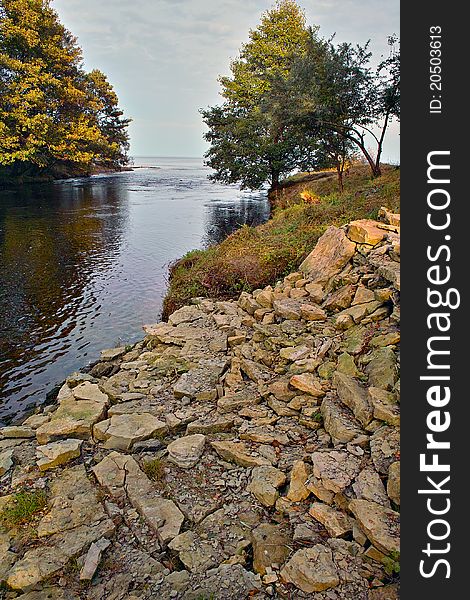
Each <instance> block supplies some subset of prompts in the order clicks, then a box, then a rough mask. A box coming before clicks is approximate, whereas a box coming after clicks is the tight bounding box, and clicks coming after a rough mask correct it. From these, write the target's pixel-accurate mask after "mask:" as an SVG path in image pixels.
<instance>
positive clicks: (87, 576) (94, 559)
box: [80, 538, 111, 581]
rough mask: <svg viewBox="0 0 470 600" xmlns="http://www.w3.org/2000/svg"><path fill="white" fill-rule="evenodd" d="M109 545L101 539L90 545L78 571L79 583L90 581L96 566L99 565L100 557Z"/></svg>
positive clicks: (108, 542) (104, 539) (107, 541)
mask: <svg viewBox="0 0 470 600" xmlns="http://www.w3.org/2000/svg"><path fill="white" fill-rule="evenodd" d="M110 544H111V542H110V541H109V540H107V539H106V538H101V539H100V540H98V541H97V542H93V543H92V544H91V546H90V548H89V549H88V552H87V555H86V557H85V562H84V564H83V567H82V569H81V571H80V581H91V580H92V579H93V576H94V574H95V573H96V570H97V569H98V565H99V564H100V561H101V556H102V554H103V552H104V551H105V550H106V548H108V546H109V545H110Z"/></svg>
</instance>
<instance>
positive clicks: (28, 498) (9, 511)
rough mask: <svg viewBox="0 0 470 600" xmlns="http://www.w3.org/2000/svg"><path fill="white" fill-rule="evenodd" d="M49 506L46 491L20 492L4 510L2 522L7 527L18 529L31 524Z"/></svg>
mask: <svg viewBox="0 0 470 600" xmlns="http://www.w3.org/2000/svg"><path fill="white" fill-rule="evenodd" d="M46 505H47V495H46V492H45V491H44V490H35V491H33V492H18V493H16V494H14V495H13V497H12V498H11V500H10V502H9V503H8V504H7V505H6V506H5V507H4V508H3V510H2V512H1V514H0V520H1V521H2V522H3V524H4V525H6V526H7V527H18V526H19V525H25V524H28V523H30V522H31V521H32V520H33V518H34V517H35V515H37V514H38V513H39V512H41V511H42V510H43V509H44V508H45V507H46Z"/></svg>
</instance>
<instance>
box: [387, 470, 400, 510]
mask: <svg viewBox="0 0 470 600" xmlns="http://www.w3.org/2000/svg"><path fill="white" fill-rule="evenodd" d="M387 494H388V497H389V498H390V500H391V501H392V502H393V503H394V504H396V505H397V506H400V461H397V462H394V463H392V464H391V465H390V468H389V470H388V481H387Z"/></svg>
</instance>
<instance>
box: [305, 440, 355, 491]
mask: <svg viewBox="0 0 470 600" xmlns="http://www.w3.org/2000/svg"><path fill="white" fill-rule="evenodd" d="M312 462H313V474H314V476H315V477H316V478H317V479H319V480H320V481H321V483H322V485H323V486H324V487H325V488H326V489H327V490H330V491H332V492H335V493H337V492H342V491H343V490H344V489H345V488H346V487H347V486H348V485H349V484H350V483H351V482H352V480H353V479H354V478H355V477H356V475H357V474H358V473H359V470H360V460H359V459H358V458H357V457H355V456H353V455H352V454H349V453H348V452H344V451H339V450H331V451H327V452H314V453H313V454H312Z"/></svg>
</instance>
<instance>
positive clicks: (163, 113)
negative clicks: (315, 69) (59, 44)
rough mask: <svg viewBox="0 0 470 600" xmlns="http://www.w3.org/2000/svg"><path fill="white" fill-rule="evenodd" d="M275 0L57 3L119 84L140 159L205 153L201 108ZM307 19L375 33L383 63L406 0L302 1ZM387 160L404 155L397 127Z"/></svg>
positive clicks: (360, 36) (88, 53)
mask: <svg viewBox="0 0 470 600" xmlns="http://www.w3.org/2000/svg"><path fill="white" fill-rule="evenodd" d="M273 3H274V1H273V0H54V1H53V3H52V4H53V6H54V8H55V9H56V10H57V11H58V13H59V16H60V18H61V20H62V22H63V23H64V24H65V25H66V27H67V28H68V29H70V30H71V31H72V33H73V34H74V35H76V36H77V37H78V42H79V44H80V46H81V47H82V49H83V53H84V57H85V66H86V68H87V69H92V68H98V69H101V70H102V71H103V72H104V73H106V75H107V76H108V78H109V80H110V81H111V83H112V84H113V86H114V87H115V89H116V91H117V93H118V95H119V98H120V102H121V106H122V107H123V109H124V110H125V112H126V114H127V115H128V116H130V117H132V119H133V123H132V125H131V128H130V134H131V153H132V154H133V155H135V156H202V154H203V153H204V151H205V150H206V144H205V142H204V140H203V139H202V134H203V131H204V125H203V123H202V121H201V117H200V115H199V113H198V109H199V108H201V107H206V106H210V105H213V104H216V103H218V102H219V100H220V98H219V96H218V93H219V85H218V83H217V76H218V75H220V74H225V73H227V72H228V68H229V63H230V59H231V58H234V57H236V56H237V54H238V50H239V48H240V45H241V43H243V42H244V41H246V40H247V37H248V31H249V29H250V28H254V27H256V26H257V24H258V23H259V20H260V16H261V13H262V12H263V11H265V10H266V9H268V8H270V7H271V5H272V4H273ZM300 4H301V5H302V7H303V8H304V9H305V12H306V15H307V19H308V23H309V24H317V25H320V34H322V35H323V36H325V37H326V36H330V35H331V34H332V33H336V40H337V41H338V42H342V41H349V42H360V43H364V42H365V41H367V40H368V39H370V40H371V49H372V51H373V52H374V55H375V56H376V59H377V61H378V60H379V59H380V55H381V54H383V53H386V52H387V44H386V40H387V36H388V35H390V34H392V33H399V0H300ZM383 158H384V160H392V161H394V162H398V160H399V136H398V126H394V127H393V128H392V130H391V132H390V134H389V135H388V139H387V141H386V146H385V151H384V156H383Z"/></svg>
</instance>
